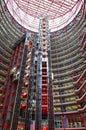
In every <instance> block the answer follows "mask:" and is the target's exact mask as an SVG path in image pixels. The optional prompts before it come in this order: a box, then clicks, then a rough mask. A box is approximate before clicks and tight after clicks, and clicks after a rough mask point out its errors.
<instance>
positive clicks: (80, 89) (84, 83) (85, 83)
mask: <svg viewBox="0 0 86 130" xmlns="http://www.w3.org/2000/svg"><path fill="white" fill-rule="evenodd" d="M85 86H86V80H85V81H84V82H83V84H82V85H81V86H80V88H79V89H77V90H75V94H78V93H80V92H81V91H83V89H84V88H85Z"/></svg>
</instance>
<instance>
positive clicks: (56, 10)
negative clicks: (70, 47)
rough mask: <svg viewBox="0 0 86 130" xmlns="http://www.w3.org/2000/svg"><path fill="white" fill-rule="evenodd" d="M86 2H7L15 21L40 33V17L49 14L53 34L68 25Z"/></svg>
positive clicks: (36, 0)
mask: <svg viewBox="0 0 86 130" xmlns="http://www.w3.org/2000/svg"><path fill="white" fill-rule="evenodd" d="M83 2H84V0H5V3H6V5H7V8H8V10H9V11H10V13H11V15H12V16H13V17H14V19H15V20H16V21H17V22H18V23H19V24H20V25H22V26H23V27H25V28H26V29H29V30H32V31H34V32H38V28H39V17H40V15H42V14H47V15H48V19H49V29H50V31H51V32H54V31H57V30H59V29H62V28H63V27H65V26H66V25H68V24H69V23H70V22H71V21H72V20H73V19H74V17H75V16H76V15H77V13H78V12H79V10H80V8H81V6H82V4H83Z"/></svg>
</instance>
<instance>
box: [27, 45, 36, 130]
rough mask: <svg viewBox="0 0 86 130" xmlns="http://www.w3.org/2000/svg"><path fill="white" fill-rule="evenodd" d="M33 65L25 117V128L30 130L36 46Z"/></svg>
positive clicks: (32, 60)
mask: <svg viewBox="0 0 86 130" xmlns="http://www.w3.org/2000/svg"><path fill="white" fill-rule="evenodd" d="M31 53H32V54H31V67H30V76H29V86H28V96H27V106H26V117H25V130H30V121H31V120H32V109H31V108H32V100H33V91H34V65H35V64H34V58H35V47H34V45H33V46H32V52H31Z"/></svg>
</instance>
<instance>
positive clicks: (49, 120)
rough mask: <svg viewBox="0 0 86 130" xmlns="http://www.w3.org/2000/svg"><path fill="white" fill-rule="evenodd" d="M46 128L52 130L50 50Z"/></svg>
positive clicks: (49, 58)
mask: <svg viewBox="0 0 86 130" xmlns="http://www.w3.org/2000/svg"><path fill="white" fill-rule="evenodd" d="M48 128H49V130H54V113H53V95H52V71H51V57H50V49H49V50H48Z"/></svg>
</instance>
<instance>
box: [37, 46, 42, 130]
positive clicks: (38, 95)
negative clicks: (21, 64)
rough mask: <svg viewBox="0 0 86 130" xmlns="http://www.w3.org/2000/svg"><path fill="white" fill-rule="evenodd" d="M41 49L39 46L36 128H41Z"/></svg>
mask: <svg viewBox="0 0 86 130" xmlns="http://www.w3.org/2000/svg"><path fill="white" fill-rule="evenodd" d="M41 81H42V51H41V47H40V46H39V49H38V58H37V87H36V130H40V128H41V116H42V115H41V86H42V83H41Z"/></svg>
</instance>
